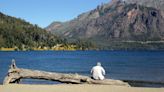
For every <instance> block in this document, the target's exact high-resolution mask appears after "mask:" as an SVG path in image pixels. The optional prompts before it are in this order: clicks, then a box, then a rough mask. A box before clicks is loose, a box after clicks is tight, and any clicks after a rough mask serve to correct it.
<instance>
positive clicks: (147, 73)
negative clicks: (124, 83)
mask: <svg viewBox="0 0 164 92" xmlns="http://www.w3.org/2000/svg"><path fill="white" fill-rule="evenodd" d="M12 59H15V60H16V64H17V66H18V67H20V68H28V69H35V70H44V71H50V72H62V73H78V74H82V75H88V76H90V70H91V68H92V67H93V66H94V65H96V63H97V62H101V63H102V66H103V67H104V68H105V70H106V78H112V79H121V80H141V81H152V82H164V51H28V52H0V83H1V84H2V82H3V79H4V77H5V76H6V74H7V71H8V68H9V65H10V64H11V60H12ZM22 83H30V84H33V83H34V84H54V83H55V82H50V81H42V80H41V81H40V80H29V79H25V80H23V81H22Z"/></svg>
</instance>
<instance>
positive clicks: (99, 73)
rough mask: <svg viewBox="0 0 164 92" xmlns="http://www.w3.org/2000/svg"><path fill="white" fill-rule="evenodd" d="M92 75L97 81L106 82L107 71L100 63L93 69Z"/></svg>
mask: <svg viewBox="0 0 164 92" xmlns="http://www.w3.org/2000/svg"><path fill="white" fill-rule="evenodd" d="M91 74H92V78H93V79H95V80H104V78H105V77H104V75H105V70H104V68H103V67H102V66H101V63H100V62H97V65H96V66H94V67H93V68H92V69H91Z"/></svg>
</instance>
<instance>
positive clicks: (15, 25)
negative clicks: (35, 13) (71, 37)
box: [0, 12, 61, 50]
mask: <svg viewBox="0 0 164 92" xmlns="http://www.w3.org/2000/svg"><path fill="white" fill-rule="evenodd" d="M59 41H61V40H60V39H59V38H57V37H56V36H55V35H52V34H51V33H48V32H47V31H46V30H44V29H42V28H40V27H38V26H37V25H32V24H30V23H28V22H26V21H24V20H22V19H19V18H15V17H11V16H8V15H5V14H3V13H1V12H0V48H2V47H3V48H17V49H18V50H21V49H23V48H26V49H32V48H37V47H41V48H43V47H44V46H46V47H52V46H54V45H55V44H56V43H58V42H59Z"/></svg>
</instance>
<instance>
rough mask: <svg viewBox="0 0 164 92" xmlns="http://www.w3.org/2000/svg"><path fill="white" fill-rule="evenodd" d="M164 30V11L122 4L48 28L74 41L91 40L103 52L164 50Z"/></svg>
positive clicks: (102, 7) (116, 1) (119, 1)
mask: <svg viewBox="0 0 164 92" xmlns="http://www.w3.org/2000/svg"><path fill="white" fill-rule="evenodd" d="M163 29H164V16H163V11H161V10H159V9H156V8H154V7H146V6H143V5H138V4H137V3H127V2H125V1H122V0H113V1H111V2H110V3H107V4H102V5H100V6H98V7H97V8H96V9H94V10H92V11H89V12H86V13H83V14H81V15H79V16H78V17H77V18H75V19H73V20H71V21H69V22H64V23H62V22H54V23H52V24H51V25H50V26H49V27H47V28H46V30H47V31H50V32H52V33H55V34H57V35H59V36H62V37H66V38H68V39H70V40H72V39H73V40H74V39H82V40H89V41H91V42H94V43H95V44H96V45H97V46H98V47H99V48H103V49H164V47H163V46H164V43H163V40H164V38H163V37H164V30H163ZM154 41H155V43H154Z"/></svg>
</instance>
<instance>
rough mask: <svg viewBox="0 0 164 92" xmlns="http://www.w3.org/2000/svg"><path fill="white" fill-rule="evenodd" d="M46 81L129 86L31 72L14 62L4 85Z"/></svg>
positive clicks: (121, 82) (88, 78) (68, 75)
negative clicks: (26, 81) (27, 81)
mask: <svg viewBox="0 0 164 92" xmlns="http://www.w3.org/2000/svg"><path fill="white" fill-rule="evenodd" d="M26 78H30V79H44V80H51V81H58V82H61V83H72V84H102V85H122V86H129V84H128V83H125V82H123V81H120V80H111V79H105V80H93V79H91V78H90V77H88V76H82V75H78V74H64V73H55V72H45V71H38V70H30V69H23V68H17V67H16V64H15V62H14V61H13V62H12V64H11V67H10V69H9V71H8V74H7V76H6V77H5V79H4V82H3V84H10V83H19V81H20V79H26Z"/></svg>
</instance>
